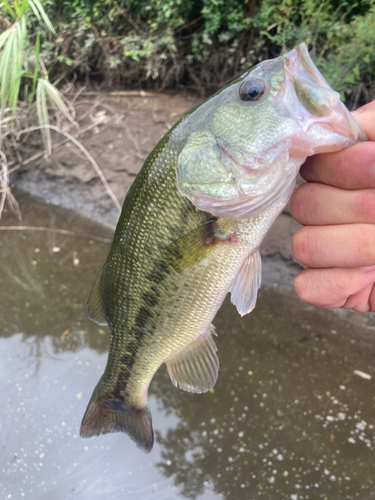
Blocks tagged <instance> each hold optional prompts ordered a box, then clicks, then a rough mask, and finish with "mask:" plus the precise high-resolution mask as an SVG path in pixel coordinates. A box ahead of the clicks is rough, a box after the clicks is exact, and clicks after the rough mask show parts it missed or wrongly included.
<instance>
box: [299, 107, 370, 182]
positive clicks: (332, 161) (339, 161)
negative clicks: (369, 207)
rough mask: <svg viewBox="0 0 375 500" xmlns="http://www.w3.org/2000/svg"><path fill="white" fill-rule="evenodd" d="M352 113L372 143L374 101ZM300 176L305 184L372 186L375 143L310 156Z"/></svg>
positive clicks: (365, 143)
mask: <svg viewBox="0 0 375 500" xmlns="http://www.w3.org/2000/svg"><path fill="white" fill-rule="evenodd" d="M353 114H354V117H355V119H356V120H357V122H358V123H359V125H360V126H361V127H362V129H363V131H364V132H365V133H366V134H367V136H368V138H369V141H375V101H373V102H371V103H370V104H366V106H363V107H362V108H360V109H359V110H357V111H355V112H354V113H353ZM300 173H301V176H302V177H303V178H304V179H305V180H306V181H312V182H320V183H323V184H330V185H332V186H336V187H339V188H342V189H365V188H371V187H375V142H363V143H361V144H356V145H354V146H351V147H349V148H347V149H344V150H342V151H339V152H337V153H325V154H319V155H314V156H311V157H309V158H308V159H307V161H306V162H305V163H304V165H302V167H301V172H300Z"/></svg>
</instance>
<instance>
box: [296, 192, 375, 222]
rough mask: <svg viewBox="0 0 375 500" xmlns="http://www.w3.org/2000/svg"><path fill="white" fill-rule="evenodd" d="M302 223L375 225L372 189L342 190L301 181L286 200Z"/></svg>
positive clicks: (374, 195) (374, 202)
mask: <svg viewBox="0 0 375 500" xmlns="http://www.w3.org/2000/svg"><path fill="white" fill-rule="evenodd" d="M290 211H291V214H292V216H293V217H294V218H295V219H296V220H297V221H298V222H299V223H300V224H303V225H305V226H306V225H313V226H319V225H327V224H359V223H364V224H375V189H361V190H355V191H346V190H343V189H339V188H335V187H331V186H326V185H324V184H317V183H314V182H312V183H308V184H302V186H300V187H299V188H298V189H297V190H296V191H295V192H294V193H293V196H292V199H291V202H290Z"/></svg>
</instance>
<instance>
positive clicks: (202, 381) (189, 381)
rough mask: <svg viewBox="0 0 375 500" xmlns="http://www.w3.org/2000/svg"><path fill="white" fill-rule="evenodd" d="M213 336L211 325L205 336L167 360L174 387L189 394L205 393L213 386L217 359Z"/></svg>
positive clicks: (216, 370)
mask: <svg viewBox="0 0 375 500" xmlns="http://www.w3.org/2000/svg"><path fill="white" fill-rule="evenodd" d="M213 334H214V335H215V328H214V326H213V325H211V327H210V328H209V329H208V331H207V333H206V334H205V335H202V336H201V337H199V338H198V339H196V340H195V341H194V342H192V343H191V344H189V345H188V346H187V348H186V349H184V350H183V351H182V352H179V353H177V354H174V355H173V356H171V357H169V358H168V359H167V361H166V365H167V368H168V373H169V376H170V377H171V380H172V382H173V383H174V385H175V386H176V387H177V386H178V387H181V389H184V390H185V391H189V392H207V391H209V390H210V389H212V387H213V386H214V385H215V383H216V379H217V374H218V371H219V359H218V357H217V355H216V351H217V347H216V345H215V342H214V340H213V338H212V335H213Z"/></svg>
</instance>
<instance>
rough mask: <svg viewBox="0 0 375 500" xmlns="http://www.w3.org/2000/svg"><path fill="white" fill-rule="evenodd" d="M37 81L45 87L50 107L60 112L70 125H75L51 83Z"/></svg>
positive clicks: (41, 80)
mask: <svg viewBox="0 0 375 500" xmlns="http://www.w3.org/2000/svg"><path fill="white" fill-rule="evenodd" d="M38 81H40V82H41V84H42V85H43V86H44V87H45V90H46V92H47V95H48V99H49V101H50V103H51V105H52V107H53V108H55V109H57V110H59V111H61V113H62V114H63V115H64V116H65V118H67V119H68V120H69V121H70V122H71V123H73V124H74V125H75V121H74V120H73V118H72V116H71V115H70V113H69V111H68V108H67V107H66V105H65V102H64V100H63V98H62V95H61V92H59V91H58V90H57V88H56V87H55V86H54V85H52V83H50V82H49V81H48V80H45V79H42V78H39V80H38Z"/></svg>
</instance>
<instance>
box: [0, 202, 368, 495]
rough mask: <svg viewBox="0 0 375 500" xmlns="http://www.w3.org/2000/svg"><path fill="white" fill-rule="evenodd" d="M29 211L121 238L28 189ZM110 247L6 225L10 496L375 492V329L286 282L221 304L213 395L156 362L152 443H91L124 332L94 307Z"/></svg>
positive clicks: (4, 349) (0, 413)
mask: <svg viewBox="0 0 375 500" xmlns="http://www.w3.org/2000/svg"><path fill="white" fill-rule="evenodd" d="M21 208H22V210H23V214H24V218H25V221H24V223H25V224H27V225H38V226H41V225H43V226H48V225H50V226H53V227H59V228H62V229H69V230H73V231H76V232H79V233H88V234H92V235H100V236H103V237H108V236H110V233H108V231H107V230H105V229H104V228H102V227H100V226H97V225H95V224H92V223H90V222H88V221H85V220H83V219H80V218H78V217H77V216H75V215H74V214H71V213H70V212H66V211H60V210H55V209H53V210H51V208H50V207H46V206H45V205H43V204H42V203H38V202H35V201H29V200H27V198H26V199H25V200H24V202H23V203H22V204H21ZM2 222H3V223H4V224H7V223H9V224H14V220H12V219H11V218H10V217H9V218H5V219H4V220H3V221H2ZM108 250H109V246H108V245H106V244H105V243H100V242H96V241H93V240H90V239H89V238H73V237H70V236H64V235H56V234H50V233H46V234H42V233H25V234H23V233H14V232H13V233H12V232H0V267H1V273H0V307H1V309H0V328H1V337H0V356H1V360H2V362H1V365H0V384H1V385H0V387H1V393H0V405H1V410H0V425H1V427H0V435H1V445H2V446H1V448H0V470H1V471H2V472H1V476H0V491H1V493H2V497H3V498H21V497H26V498H30V499H48V500H50V499H51V500H55V499H57V500H59V499H64V500H65V499H70V498H72V499H90V500H91V499H99V498H100V499H103V498H108V499H120V498H121V499H133V498H135V497H136V498H139V499H140V500H144V499H155V500H156V499H157V500H159V499H163V498H165V499H177V498H191V499H201V498H202V499H209V500H211V499H212V500H215V499H219V498H221V499H224V498H225V499H227V500H229V499H231V500H232V499H235V500H245V499H246V500H249V499H255V498H266V499H269V500H273V499H275V500H276V499H280V498H285V499H290V500H296V499H305V498H306V499H308V498H309V499H318V498H322V499H324V498H327V499H330V500H331V499H346V498H348V499H352V498H353V499H354V498H359V499H361V500H365V499H367V498H374V495H375V485H374V470H375V450H374V447H375V428H374V426H375V408H374V406H375V391H374V389H375V383H374V379H375V362H374V359H375V342H374V334H373V332H372V331H371V330H369V329H368V328H365V327H361V326H358V322H357V324H356V326H353V325H354V323H352V322H349V321H347V320H344V319H342V318H340V317H338V316H336V315H334V314H332V313H329V312H327V311H318V310H316V309H314V308H311V307H308V306H306V305H304V304H302V303H300V302H298V301H297V300H296V299H295V298H294V297H293V296H291V295H288V294H285V293H281V292H280V291H277V290H274V289H265V290H262V293H261V295H260V300H259V303H258V306H257V308H256V310H255V312H254V313H252V314H251V315H250V316H248V317H244V318H242V319H241V318H240V317H239V316H238V315H237V313H236V311H235V309H234V308H233V307H232V306H231V305H230V304H229V302H226V303H225V304H224V306H223V308H222V309H221V311H220V312H219V314H218V316H217V318H216V320H215V324H216V326H217V330H218V333H219V337H218V339H217V344H218V348H219V357H220V363H221V368H220V373H219V379H218V383H217V384H216V386H215V388H214V390H213V391H212V393H208V394H205V395H193V394H188V393H184V392H183V391H180V390H178V389H175V388H174V387H173V385H172V384H171V382H170V380H169V378H168V375H167V373H166V370H165V369H161V370H160V371H159V373H158V374H157V375H156V377H155V379H154V381H153V383H152V386H151V391H150V392H151V397H150V406H151V411H152V414H153V422H154V429H155V431H156V445H155V448H154V450H153V452H152V453H151V455H144V454H143V453H141V452H140V451H139V450H137V449H136V448H135V446H134V443H132V442H131V441H130V440H129V438H128V437H127V436H125V435H119V434H117V435H106V436H101V437H100V438H94V439H92V440H81V439H80V438H79V436H78V433H79V424H80V420H81V418H82V415H83V413H84V410H85V408H86V404H87V401H88V399H89V397H90V395H91V392H92V389H93V387H94V386H95V384H96V382H97V380H98V379H99V377H100V375H101V373H102V372H103V369H104V366H105V362H106V352H107V349H108V342H109V338H108V330H107V329H105V328H102V327H99V326H98V325H96V324H94V323H92V322H90V321H89V320H88V319H87V318H86V317H85V314H84V305H85V302H86V299H87V295H88V292H89V290H90V288H91V285H92V283H93V281H94V280H95V277H96V275H97V273H98V271H99V269H100V267H101V265H102V263H103V262H104V260H105V257H106V254H107V252H108ZM355 370H357V371H360V372H363V373H364V374H367V375H368V376H370V377H372V378H371V379H368V378H367V379H366V378H363V375H362V376H360V375H358V374H356V373H354V372H355ZM9 495H11V496H9Z"/></svg>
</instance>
